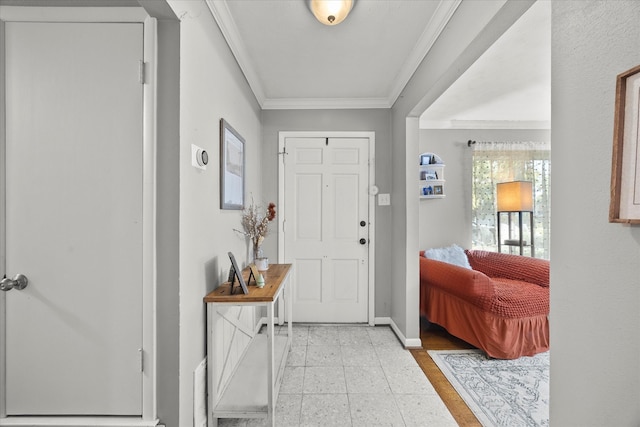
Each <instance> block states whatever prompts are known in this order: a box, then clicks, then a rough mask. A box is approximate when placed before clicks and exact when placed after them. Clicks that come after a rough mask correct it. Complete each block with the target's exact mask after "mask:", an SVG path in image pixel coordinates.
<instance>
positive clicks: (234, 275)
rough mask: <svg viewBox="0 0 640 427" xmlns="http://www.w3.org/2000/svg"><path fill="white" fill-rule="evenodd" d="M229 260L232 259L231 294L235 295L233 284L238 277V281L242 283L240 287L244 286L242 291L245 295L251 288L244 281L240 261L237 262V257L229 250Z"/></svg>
mask: <svg viewBox="0 0 640 427" xmlns="http://www.w3.org/2000/svg"><path fill="white" fill-rule="evenodd" d="M227 255H229V260H230V261H231V269H230V270H229V282H230V285H229V294H231V295H233V284H234V282H235V281H236V279H238V283H240V288H242V293H244V294H245V295H246V294H248V293H249V288H247V283H246V282H245V281H244V277H242V270H241V269H240V268H239V267H238V263H237V262H236V257H235V256H233V253H232V252H228V253H227Z"/></svg>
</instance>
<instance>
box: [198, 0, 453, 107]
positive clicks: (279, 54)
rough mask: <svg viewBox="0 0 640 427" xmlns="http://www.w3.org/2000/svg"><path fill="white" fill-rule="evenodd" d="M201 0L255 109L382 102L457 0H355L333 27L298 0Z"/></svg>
mask: <svg viewBox="0 0 640 427" xmlns="http://www.w3.org/2000/svg"><path fill="white" fill-rule="evenodd" d="M207 4H208V5H209V7H210V8H211V10H212V12H213V14H214V17H215V18H216V21H217V22H218V25H219V26H220V28H221V29H222V32H223V34H224V36H225V38H226V40H227V42H228V44H229V46H230V47H231V50H232V51H233V53H234V55H235V57H236V59H237V60H238V63H239V64H240V67H241V68H242V70H243V72H244V74H245V75H246V77H247V80H248V82H249V84H250V86H251V88H252V89H253V91H254V93H255V95H256V98H257V99H258V102H259V103H260V104H261V106H262V107H263V108H265V109H271V108H389V107H391V106H392V105H393V103H394V101H395V100H396V98H397V97H398V96H399V94H400V92H401V91H402V89H403V88H404V86H405V85H406V83H407V82H408V81H409V79H410V78H411V75H412V74H413V72H414V71H415V69H416V67H417V66H418V65H419V64H420V62H421V61H422V59H423V58H424V56H425V54H426V52H427V51H428V50H429V48H430V47H431V45H432V44H433V43H434V42H435V40H436V39H437V37H438V35H439V33H440V31H441V29H442V28H443V26H444V25H445V24H446V23H447V21H448V20H449V18H450V16H451V15H452V14H453V12H454V11H455V9H456V8H457V6H458V4H459V0H455V1H442V2H439V1H416V0H393V1H391V0H357V1H355V4H354V6H353V9H352V11H351V13H350V14H349V16H348V17H347V19H346V20H345V21H344V22H342V23H341V24H339V25H336V26H326V25H323V24H321V23H320V22H318V21H317V20H316V19H315V17H314V16H313V14H312V13H311V11H310V10H309V8H308V3H307V1H305V0H287V1H282V0H280V1H273V0H271V1H264V0H242V1H238V0H207Z"/></svg>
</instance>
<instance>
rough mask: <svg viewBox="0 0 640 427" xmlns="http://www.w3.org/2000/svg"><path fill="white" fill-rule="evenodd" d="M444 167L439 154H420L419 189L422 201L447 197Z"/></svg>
mask: <svg viewBox="0 0 640 427" xmlns="http://www.w3.org/2000/svg"><path fill="white" fill-rule="evenodd" d="M444 166H445V165H444V162H443V161H442V158H441V157H440V156H438V155H437V154H435V153H422V154H420V166H419V183H418V189H419V194H420V198H421V199H441V198H443V197H444V196H445V194H444V183H445V180H444Z"/></svg>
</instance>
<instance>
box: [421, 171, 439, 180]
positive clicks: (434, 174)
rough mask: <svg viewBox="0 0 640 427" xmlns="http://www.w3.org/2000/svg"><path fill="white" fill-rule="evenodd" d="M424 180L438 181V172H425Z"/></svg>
mask: <svg viewBox="0 0 640 427" xmlns="http://www.w3.org/2000/svg"><path fill="white" fill-rule="evenodd" d="M423 179H438V173H437V172H436V171H424V178H423Z"/></svg>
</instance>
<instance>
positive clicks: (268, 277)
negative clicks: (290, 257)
mask: <svg viewBox="0 0 640 427" xmlns="http://www.w3.org/2000/svg"><path fill="white" fill-rule="evenodd" d="M289 271H291V264H271V265H270V266H269V269H268V270H267V271H262V272H261V273H262V276H263V277H264V287H263V288H259V287H257V286H256V284H255V282H254V281H253V279H252V280H251V283H249V282H248V280H249V267H247V268H245V269H243V270H242V277H243V278H244V281H245V282H246V283H247V288H248V289H249V293H248V294H244V293H243V292H242V288H241V286H240V284H239V283H237V281H236V283H235V284H234V286H233V295H230V292H229V287H230V283H229V282H224V283H223V284H222V285H220V286H218V287H217V288H216V289H214V290H213V291H211V292H209V293H208V294H207V296H205V297H204V302H205V303H208V302H216V303H219V302H224V303H229V304H234V303H235V304H238V303H252V302H273V301H274V300H275V296H276V294H277V293H278V289H280V285H281V284H282V282H284V280H285V279H286V278H287V276H288V275H289Z"/></svg>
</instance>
